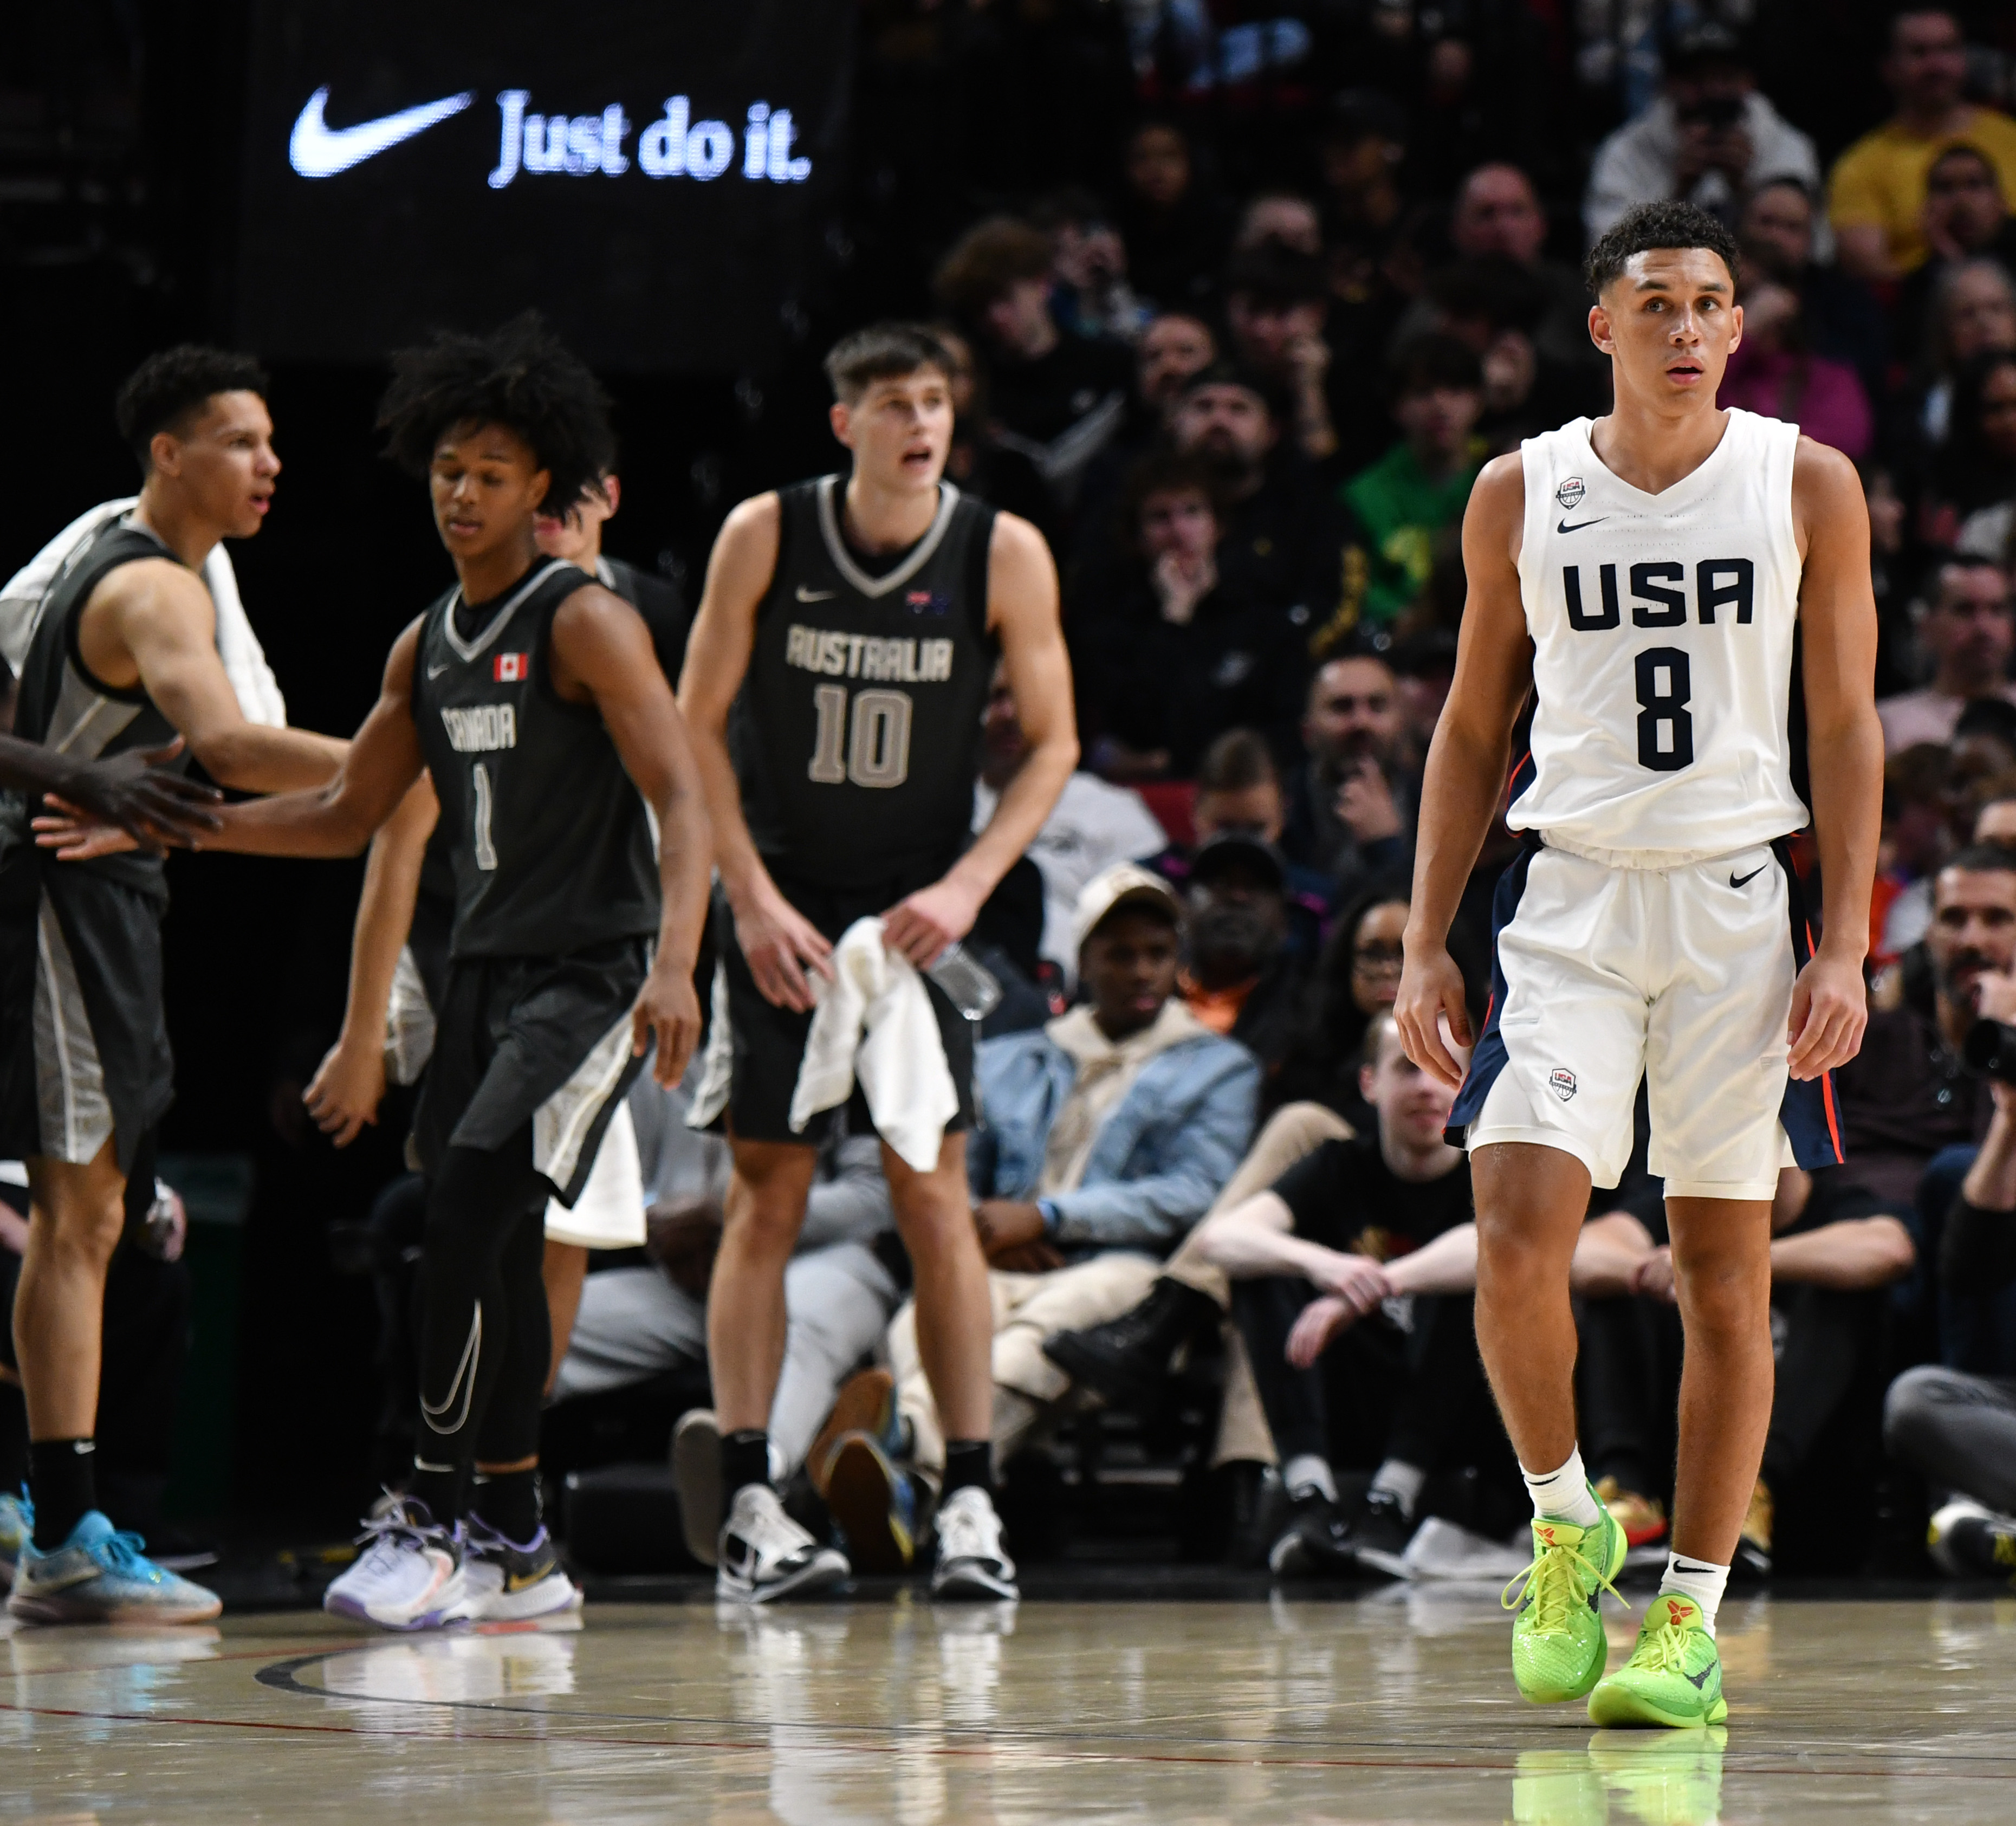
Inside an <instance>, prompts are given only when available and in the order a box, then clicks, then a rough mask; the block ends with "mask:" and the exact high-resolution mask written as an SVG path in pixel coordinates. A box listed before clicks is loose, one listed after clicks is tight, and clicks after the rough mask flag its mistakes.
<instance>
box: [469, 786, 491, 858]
mask: <svg viewBox="0 0 2016 1826" xmlns="http://www.w3.org/2000/svg"><path fill="white" fill-rule="evenodd" d="M469 783H470V787H471V788H472V789H473V791H474V793H475V795H476V800H475V806H474V809H473V811H472V812H471V813H470V819H469V827H470V838H471V841H473V843H474V845H475V846H476V866H477V867H478V868H479V869H494V868H495V867H496V866H497V846H496V845H495V844H494V843H492V842H491V841H490V813H491V800H492V795H491V790H490V769H488V768H487V767H485V766H484V765H483V763H482V762H481V761H479V762H476V763H475V764H474V765H473V766H472V767H471V768H470V770H469Z"/></svg>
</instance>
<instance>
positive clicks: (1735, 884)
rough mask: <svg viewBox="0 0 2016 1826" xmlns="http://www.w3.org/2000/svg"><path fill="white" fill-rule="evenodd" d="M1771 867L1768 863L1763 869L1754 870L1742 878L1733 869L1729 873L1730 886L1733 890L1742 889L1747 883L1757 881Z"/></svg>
mask: <svg viewBox="0 0 2016 1826" xmlns="http://www.w3.org/2000/svg"><path fill="white" fill-rule="evenodd" d="M1770 866H1771V865H1770V864H1769V863H1765V864H1764V865H1763V867H1762V868H1757V869H1752V870H1751V871H1750V873H1748V874H1747V875H1741V876H1739V875H1738V874H1737V872H1736V871H1735V870H1733V869H1731V870H1730V871H1729V884H1730V887H1732V888H1741V887H1742V886H1743V885H1744V883H1745V882H1748V881H1755V880H1756V879H1757V877H1759V875H1761V874H1762V873H1764V870H1765V869H1768V868H1769V867H1770Z"/></svg>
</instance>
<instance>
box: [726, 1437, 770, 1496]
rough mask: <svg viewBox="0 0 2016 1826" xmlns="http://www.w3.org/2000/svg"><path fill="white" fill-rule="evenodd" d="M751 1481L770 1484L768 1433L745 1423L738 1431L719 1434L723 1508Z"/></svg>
mask: <svg viewBox="0 0 2016 1826" xmlns="http://www.w3.org/2000/svg"><path fill="white" fill-rule="evenodd" d="M751 1484H761V1485H762V1486H764V1488H765V1489H769V1486H770V1435H769V1434H768V1433H766V1432H764V1431H763V1430H762V1429H761V1428H758V1427H745V1428H743V1429H742V1431H741V1432H739V1433H723V1434H722V1435H721V1500H722V1506H723V1507H724V1508H725V1509H732V1508H733V1507H735V1493H736V1491H737V1490H743V1489H747V1488H748V1487H749V1486H750V1485H751Z"/></svg>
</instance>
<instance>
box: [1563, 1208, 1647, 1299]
mask: <svg viewBox="0 0 2016 1826" xmlns="http://www.w3.org/2000/svg"><path fill="white" fill-rule="evenodd" d="M1651 1253H1652V1238H1651V1233H1650V1232H1649V1231H1647V1230H1646V1228H1645V1226H1643V1224H1642V1223H1640V1222H1639V1221H1638V1220H1637V1219H1636V1218H1635V1217H1633V1216H1632V1215H1631V1214H1630V1213H1629V1212H1627V1211H1612V1212H1606V1213H1605V1214H1604V1216H1601V1217H1593V1218H1591V1219H1589V1222H1588V1223H1586V1224H1584V1225H1583V1226H1582V1230H1581V1231H1580V1233H1579V1234H1578V1235H1577V1236H1576V1237H1575V1254H1574V1255H1573V1256H1572V1257H1571V1258H1570V1259H1569V1262H1568V1291H1570V1292H1571V1293H1576V1294H1585V1295H1588V1296H1589V1298H1592V1299H1599V1300H1601V1299H1615V1298H1618V1297H1619V1296H1621V1295H1625V1294H1628V1293H1629V1292H1630V1291H1632V1277H1633V1276H1634V1275H1635V1274H1636V1272H1637V1268H1638V1264H1639V1263H1640V1262H1642V1261H1643V1260H1644V1259H1645V1258H1646V1257H1647V1255H1651Z"/></svg>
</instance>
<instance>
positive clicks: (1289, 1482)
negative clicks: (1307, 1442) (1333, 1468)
mask: <svg viewBox="0 0 2016 1826" xmlns="http://www.w3.org/2000/svg"><path fill="white" fill-rule="evenodd" d="M1281 1482H1283V1484H1284V1485H1286V1486H1287V1491H1288V1494H1289V1495H1290V1496H1300V1495H1301V1493H1303V1492H1304V1491H1305V1490H1319V1491H1320V1492H1321V1493H1323V1495H1324V1496H1327V1498H1328V1499H1329V1500H1330V1501H1331V1502H1333V1503H1334V1502H1335V1501H1336V1500H1337V1479H1336V1478H1334V1477H1332V1476H1331V1475H1330V1460H1328V1459H1327V1458H1323V1457H1319V1456H1318V1455H1317V1454H1316V1453H1313V1452H1298V1453H1296V1454H1295V1456H1294V1457H1293V1458H1291V1459H1290V1460H1288V1462H1287V1464H1284V1465H1283V1466H1282V1467H1281Z"/></svg>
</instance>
